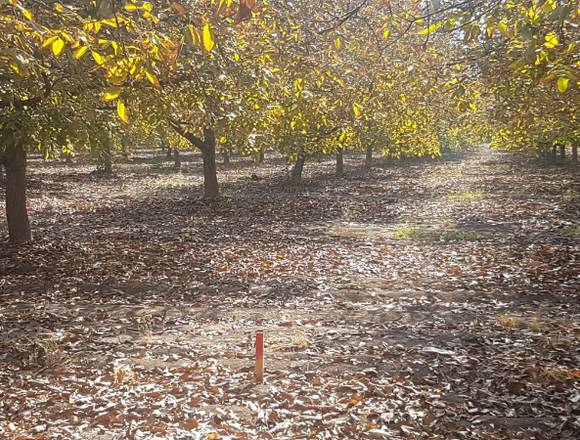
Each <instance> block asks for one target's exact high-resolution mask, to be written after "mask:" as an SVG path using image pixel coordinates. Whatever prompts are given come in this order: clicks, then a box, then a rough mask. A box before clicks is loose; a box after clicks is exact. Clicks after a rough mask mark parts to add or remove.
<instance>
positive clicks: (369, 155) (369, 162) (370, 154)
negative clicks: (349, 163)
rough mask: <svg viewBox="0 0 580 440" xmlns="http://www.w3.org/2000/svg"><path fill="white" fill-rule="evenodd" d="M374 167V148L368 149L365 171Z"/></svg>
mask: <svg viewBox="0 0 580 440" xmlns="http://www.w3.org/2000/svg"><path fill="white" fill-rule="evenodd" d="M372 166H373V147H370V146H369V147H367V151H366V156H365V170H367V171H368V170H370V169H371V167H372Z"/></svg>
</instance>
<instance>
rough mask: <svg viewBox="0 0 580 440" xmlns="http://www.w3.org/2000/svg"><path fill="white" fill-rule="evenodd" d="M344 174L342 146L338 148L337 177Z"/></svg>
mask: <svg viewBox="0 0 580 440" xmlns="http://www.w3.org/2000/svg"><path fill="white" fill-rule="evenodd" d="M343 175H344V155H343V150H342V148H339V149H338V150H336V177H342V176H343Z"/></svg>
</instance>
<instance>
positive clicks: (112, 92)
mask: <svg viewBox="0 0 580 440" xmlns="http://www.w3.org/2000/svg"><path fill="white" fill-rule="evenodd" d="M120 94H121V88H120V87H109V88H107V89H105V91H104V92H103V94H102V95H101V96H102V97H103V99H104V100H105V101H113V100H114V99H117V98H118V97H119V95H120Z"/></svg>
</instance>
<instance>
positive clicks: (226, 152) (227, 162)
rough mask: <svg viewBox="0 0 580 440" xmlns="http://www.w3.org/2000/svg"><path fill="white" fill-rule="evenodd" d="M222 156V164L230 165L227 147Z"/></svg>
mask: <svg viewBox="0 0 580 440" xmlns="http://www.w3.org/2000/svg"><path fill="white" fill-rule="evenodd" d="M223 156H224V166H225V167H228V166H230V150H229V149H228V148H226V149H225V150H224V152H223Z"/></svg>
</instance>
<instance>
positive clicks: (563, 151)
mask: <svg viewBox="0 0 580 440" xmlns="http://www.w3.org/2000/svg"><path fill="white" fill-rule="evenodd" d="M560 162H562V163H564V162H566V145H564V144H561V145H560Z"/></svg>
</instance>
